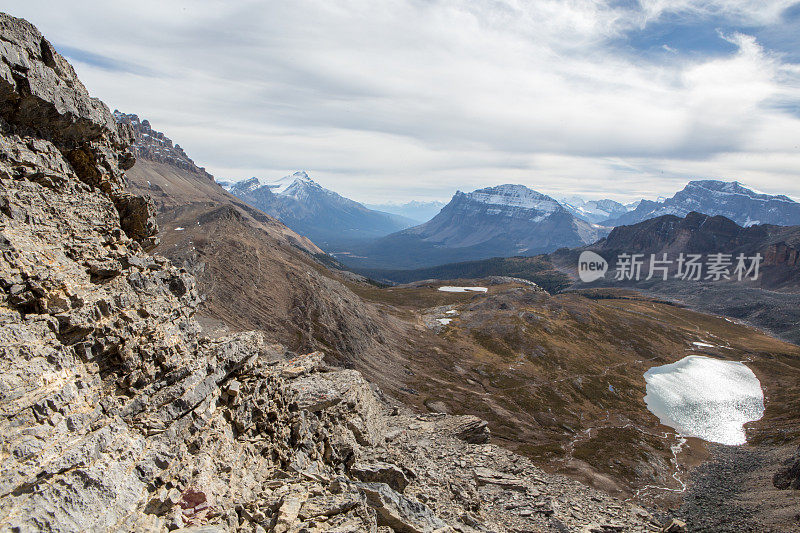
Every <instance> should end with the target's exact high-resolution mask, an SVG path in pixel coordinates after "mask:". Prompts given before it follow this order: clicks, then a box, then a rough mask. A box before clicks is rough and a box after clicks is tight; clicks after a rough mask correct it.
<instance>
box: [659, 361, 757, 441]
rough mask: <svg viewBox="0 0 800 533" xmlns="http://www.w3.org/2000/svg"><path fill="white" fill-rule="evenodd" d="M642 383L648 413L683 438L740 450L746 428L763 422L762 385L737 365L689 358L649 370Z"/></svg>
mask: <svg viewBox="0 0 800 533" xmlns="http://www.w3.org/2000/svg"><path fill="white" fill-rule="evenodd" d="M644 379H645V381H646V382H647V395H646V396H645V397H644V401H645V403H646V404H647V408H648V409H650V411H651V412H652V413H653V414H654V415H656V416H657V417H658V419H659V420H660V421H661V423H662V424H664V425H665V426H669V427H671V428H673V429H675V431H677V432H678V433H680V434H681V435H682V436H684V437H699V438H701V439H703V440H706V441H710V442H719V443H722V444H729V445H738V444H744V443H745V442H746V438H745V432H744V427H743V426H744V424H745V423H747V422H751V421H754V420H759V419H760V418H761V417H762V416H764V392H763V391H762V390H761V382H759V381H758V378H757V377H756V375H755V374H753V371H752V370H750V369H749V368H747V367H746V366H745V365H744V364H742V363H739V362H736V361H721V360H719V359H713V358H711V357H705V356H701V355H690V356H688V357H684V358H683V359H681V360H680V361H678V362H676V363H672V364H669V365H663V366H656V367H653V368H651V369H650V370H648V371H647V372H645V374H644Z"/></svg>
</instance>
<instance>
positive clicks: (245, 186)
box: [228, 177, 264, 193]
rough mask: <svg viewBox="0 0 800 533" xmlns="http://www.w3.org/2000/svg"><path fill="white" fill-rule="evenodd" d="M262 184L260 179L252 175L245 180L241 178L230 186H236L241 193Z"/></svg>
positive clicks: (257, 187) (253, 189)
mask: <svg viewBox="0 0 800 533" xmlns="http://www.w3.org/2000/svg"><path fill="white" fill-rule="evenodd" d="M263 185H264V184H263V183H261V180H260V179H258V178H256V177H252V178H250V179H247V180H242V181H240V182H239V183H234V184H231V187H236V188H237V189H238V190H240V191H242V192H243V193H248V192H253V191H255V190H256V189H259V188H261V187H262V186H263ZM228 189H230V187H228Z"/></svg>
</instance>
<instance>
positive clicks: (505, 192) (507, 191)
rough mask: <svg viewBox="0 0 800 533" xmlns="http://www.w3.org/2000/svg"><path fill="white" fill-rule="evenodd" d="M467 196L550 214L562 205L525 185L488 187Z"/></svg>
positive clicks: (493, 203) (485, 201)
mask: <svg viewBox="0 0 800 533" xmlns="http://www.w3.org/2000/svg"><path fill="white" fill-rule="evenodd" d="M466 196H467V198H469V199H470V200H472V201H474V202H478V203H481V204H488V205H496V206H503V207H515V208H520V209H533V210H536V211H539V212H541V213H546V214H550V213H552V212H554V211H556V210H557V209H559V208H560V207H561V206H560V204H559V203H558V202H557V201H556V200H555V199H553V198H551V197H549V196H547V195H546V194H542V193H540V192H537V191H534V190H533V189H529V188H528V187H526V186H524V185H513V184H505V185H498V186H496V187H487V188H485V189H478V190H477V191H473V192H471V193H468V194H467V195H466Z"/></svg>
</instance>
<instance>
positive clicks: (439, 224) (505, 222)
mask: <svg viewBox="0 0 800 533" xmlns="http://www.w3.org/2000/svg"><path fill="white" fill-rule="evenodd" d="M606 232H607V230H606V229H605V228H602V227H600V226H597V225H593V224H590V223H588V222H586V221H584V220H581V219H579V218H577V217H575V216H574V215H572V214H571V213H570V212H569V211H567V210H566V209H565V208H564V207H563V206H562V205H561V204H560V203H559V202H558V201H556V200H555V199H554V198H552V197H550V196H547V195H545V194H542V193H539V192H537V191H534V190H532V189H529V188H528V187H525V186H524V185H513V184H505V185H498V186H495V187H487V188H484V189H478V190H475V191H472V192H470V193H464V192H461V191H458V192H456V194H455V195H454V196H453V198H452V199H451V200H450V202H449V203H448V204H447V205H446V206H445V207H444V208H442V210H441V211H440V212H439V214H438V215H436V216H435V217H434V218H433V219H431V220H430V221H428V222H426V223H425V224H421V225H419V226H415V227H413V228H409V229H406V230H403V231H400V232H397V233H394V234H392V235H389V236H387V237H384V238H382V239H379V240H377V241H376V242H374V243H372V244H370V245H368V246H366V247H364V248H363V249H358V250H357V252H358V253H357V255H358V256H360V257H342V258H340V259H341V260H342V261H344V262H346V263H349V264H351V265H354V266H358V267H367V268H419V267H425V266H433V265H436V264H444V263H452V262H456V261H469V260H475V259H484V258H488V257H497V256H504V257H507V256H513V255H535V254H538V253H545V252H550V251H553V250H555V249H557V248H561V247H564V246H568V247H569V246H580V245H584V244H588V243H591V242H594V241H596V240H597V239H598V238H599V237H601V236H603V235H604V234H605V233H606Z"/></svg>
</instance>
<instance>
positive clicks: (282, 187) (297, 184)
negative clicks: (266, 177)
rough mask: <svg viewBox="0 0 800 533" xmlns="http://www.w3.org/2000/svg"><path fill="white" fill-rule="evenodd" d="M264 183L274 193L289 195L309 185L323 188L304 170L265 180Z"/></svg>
mask: <svg viewBox="0 0 800 533" xmlns="http://www.w3.org/2000/svg"><path fill="white" fill-rule="evenodd" d="M264 185H266V186H267V187H269V189H270V190H271V191H272V192H273V193H274V194H283V195H288V196H295V195H296V194H298V193H299V192H300V191H301V190H302V189H304V188H305V187H307V186H312V187H318V188H320V189H321V188H322V187H321V186H320V185H319V184H318V183H317V182H316V181H314V180H313V179H311V177H310V176H309V175H308V173H307V172H306V171H304V170H301V171H298V172H295V173H294V174H289V175H288V176H284V177H282V178H280V179H278V180H275V181H271V182H265V183H264Z"/></svg>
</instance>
